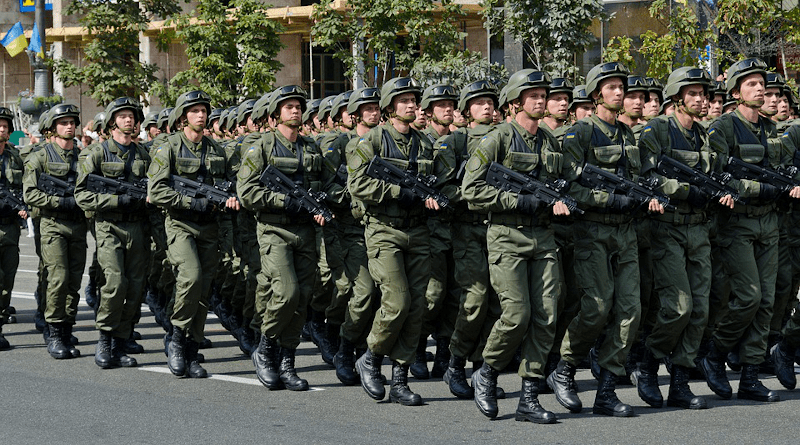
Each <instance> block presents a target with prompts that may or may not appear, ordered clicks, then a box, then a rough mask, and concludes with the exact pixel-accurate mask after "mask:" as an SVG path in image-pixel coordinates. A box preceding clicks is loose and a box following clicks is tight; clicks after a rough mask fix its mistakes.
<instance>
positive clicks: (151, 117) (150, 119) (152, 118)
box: [142, 111, 158, 131]
mask: <svg viewBox="0 0 800 445" xmlns="http://www.w3.org/2000/svg"><path fill="white" fill-rule="evenodd" d="M151 125H153V126H156V127H158V112H156V111H153V112H151V113H149V114H148V115H147V117H145V118H144V121H143V122H142V128H144V129H145V131H147V128H148V127H149V126H151Z"/></svg>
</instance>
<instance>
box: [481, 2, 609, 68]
mask: <svg viewBox="0 0 800 445" xmlns="http://www.w3.org/2000/svg"><path fill="white" fill-rule="evenodd" d="M482 6H483V8H484V9H483V14H484V17H485V18H486V22H487V26H488V29H489V30H490V31H491V33H492V34H494V35H498V34H503V33H504V32H509V33H510V34H511V35H512V36H513V37H514V38H515V39H517V40H520V41H522V42H524V44H525V45H526V46H527V49H528V53H529V54H530V60H531V62H532V63H533V64H534V66H536V67H537V68H538V69H541V70H545V71H547V72H549V73H550V74H551V75H553V76H559V77H560V76H570V75H572V76H574V75H575V74H577V72H578V67H577V66H575V63H574V60H575V56H576V55H577V54H579V53H581V52H583V50H584V48H586V47H587V46H588V45H589V44H591V43H592V42H594V40H595V38H594V36H593V35H592V33H591V32H589V27H590V26H591V24H592V20H593V19H595V18H598V17H602V16H603V14H604V12H603V4H602V2H601V1H600V0H548V1H546V2H544V1H541V0H483V3H482Z"/></svg>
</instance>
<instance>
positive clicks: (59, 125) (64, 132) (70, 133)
mask: <svg viewBox="0 0 800 445" xmlns="http://www.w3.org/2000/svg"><path fill="white" fill-rule="evenodd" d="M56 135H58V137H60V138H61V139H72V138H74V137H75V118H72V117H62V118H60V119H59V120H57V121H56Z"/></svg>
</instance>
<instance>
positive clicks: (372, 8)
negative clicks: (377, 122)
mask: <svg viewBox="0 0 800 445" xmlns="http://www.w3.org/2000/svg"><path fill="white" fill-rule="evenodd" d="M331 5H332V4H330V3H328V2H327V1H323V2H320V3H318V4H316V5H314V13H313V15H312V17H313V20H314V25H313V26H312V28H311V37H312V39H313V41H314V44H315V45H317V46H321V47H323V48H325V49H328V50H331V51H333V52H334V57H336V58H337V59H339V60H341V61H342V62H343V63H344V66H345V67H346V69H347V73H346V74H347V76H348V77H353V76H355V75H356V74H357V73H359V72H361V73H369V72H371V71H372V69H374V68H377V69H378V70H379V71H380V73H379V75H378V78H377V79H367V78H365V79H364V81H365V82H366V83H368V84H372V85H380V84H382V83H383V82H384V81H386V80H388V79H389V78H391V77H393V76H394V75H396V74H397V73H398V72H405V71H409V70H411V68H412V67H413V66H414V65H415V63H434V62H436V61H439V60H442V59H445V58H447V57H450V56H453V55H454V54H456V47H457V45H458V43H459V40H460V39H462V38H463V37H464V34H463V33H462V32H460V31H459V30H458V29H459V28H458V23H457V21H458V19H459V18H460V17H461V16H462V15H463V11H462V9H461V7H460V6H458V5H456V4H454V3H453V1H452V0H442V1H441V2H434V1H433V0H348V1H347V9H346V10H344V11H337V10H334V9H333V8H332V7H331ZM351 42H352V43H353V44H355V45H356V51H355V54H354V51H353V49H352V48H351ZM420 49H422V50H420ZM364 77H366V76H364Z"/></svg>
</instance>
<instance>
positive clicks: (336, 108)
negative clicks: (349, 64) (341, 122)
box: [331, 90, 353, 119]
mask: <svg viewBox="0 0 800 445" xmlns="http://www.w3.org/2000/svg"><path fill="white" fill-rule="evenodd" d="M352 95H353V90H347V91H345V92H344V93H339V94H338V95H337V96H336V99H334V100H333V103H332V104H331V116H332V117H333V118H334V119H335V118H336V116H338V115H339V113H341V112H342V110H344V111H347V105H348V104H349V103H350V97H351V96H352Z"/></svg>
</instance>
